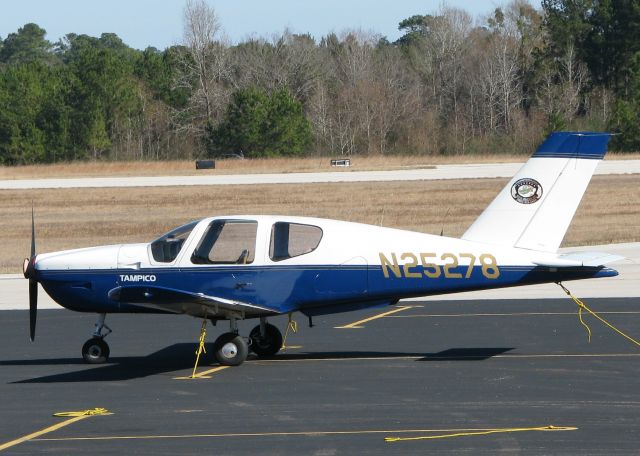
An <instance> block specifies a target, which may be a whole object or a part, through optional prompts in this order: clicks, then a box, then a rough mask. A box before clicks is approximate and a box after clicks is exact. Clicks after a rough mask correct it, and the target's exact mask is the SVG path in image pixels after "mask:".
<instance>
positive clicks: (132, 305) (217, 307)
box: [24, 132, 622, 365]
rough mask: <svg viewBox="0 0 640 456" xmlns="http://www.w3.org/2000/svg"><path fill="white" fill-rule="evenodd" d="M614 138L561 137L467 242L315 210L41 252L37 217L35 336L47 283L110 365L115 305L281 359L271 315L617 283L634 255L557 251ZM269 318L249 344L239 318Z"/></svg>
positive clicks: (241, 353)
mask: <svg viewBox="0 0 640 456" xmlns="http://www.w3.org/2000/svg"><path fill="white" fill-rule="evenodd" d="M608 141H609V135H608V134H606V133H593V132H557V133H553V134H551V135H550V136H549V137H548V138H547V139H546V140H545V141H544V142H543V143H542V145H541V146H540V147H539V148H538V149H537V151H536V152H535V153H534V154H533V156H532V157H531V158H530V159H529V160H528V161H527V162H526V163H525V164H524V165H523V166H522V168H521V169H520V170H519V171H518V173H517V174H516V175H515V177H513V178H512V179H511V181H509V183H508V184H507V185H506V186H505V187H504V188H503V189H502V191H501V192H500V193H499V194H498V195H497V197H496V198H495V199H494V200H493V202H492V203H491V204H490V205H489V206H488V207H487V208H486V209H485V211H484V212H482V214H481V215H480V216H479V217H478V219H477V220H476V221H475V222H474V223H473V224H472V225H471V226H470V227H469V229H468V230H467V231H466V232H465V233H464V234H463V235H462V238H460V239H455V238H449V237H444V236H437V235H430V234H424V233H418V232H411V231H403V230H398V229H391V228H383V227H378V226H371V225H364V224H360V223H351V222H343V221H337V220H327V219H319V218H307V217H288V216H267V215H242V216H216V217H209V218H205V219H202V220H198V221H194V222H191V223H188V224H186V225H184V226H180V227H178V228H176V229H174V230H172V231H170V232H168V233H166V234H165V235H163V236H161V237H159V238H158V239H156V240H154V241H152V242H150V243H143V244H124V245H110V246H101V247H92V248H85V249H77V250H68V251H62V252H54V253H45V254H38V255H36V252H35V229H34V223H33V214H32V241H31V257H30V258H28V259H25V264H24V276H25V277H26V278H27V279H29V301H30V306H29V307H30V335H31V340H33V339H34V335H35V323H36V310H37V284H38V283H40V284H41V285H42V287H43V288H44V289H45V291H46V292H47V293H48V294H49V295H50V296H51V297H52V298H53V299H54V300H55V301H56V302H57V303H59V304H60V305H62V306H64V307H66V308H68V309H71V310H75V311H79V312H95V313H97V314H98V315H99V317H98V322H97V323H96V328H95V332H94V334H93V336H92V337H91V338H90V339H89V340H88V341H87V342H86V343H85V344H84V346H83V348H82V354H83V357H84V359H85V360H86V361H87V362H89V363H102V362H105V361H106V360H107V358H108V356H109V347H108V345H107V344H106V343H105V341H104V337H105V336H106V335H107V334H108V333H110V332H111V330H110V329H109V328H108V326H107V325H106V324H105V316H106V314H108V313H137V312H155V313H175V314H188V315H191V316H194V317H199V318H206V319H209V320H211V321H212V322H214V323H215V322H217V321H219V320H228V321H229V324H230V330H229V332H226V333H224V334H222V335H221V336H219V337H218V339H217V340H216V342H215V344H214V349H215V357H216V358H217V360H218V361H219V362H220V363H221V364H223V365H239V364H241V363H242V362H244V361H245V360H246V358H247V354H248V352H249V350H251V351H253V352H254V353H255V354H256V355H257V356H273V355H275V354H276V353H277V352H278V351H279V350H280V348H281V346H282V335H281V332H280V331H279V330H278V329H277V328H276V327H275V326H273V325H271V324H269V323H267V319H268V318H269V317H272V316H275V315H281V314H290V313H292V312H302V313H303V314H305V315H306V316H308V317H309V318H311V317H313V316H316V315H324V314H331V313H338V312H346V311H351V310H356V309H363V308H367V307H373V306H380V305H385V304H386V305H394V304H396V303H397V302H398V301H399V300H400V299H403V298H412V297H419V296H428V295H437V294H443V293H452V292H460V291H469V290H482V289H488V288H500V287H513V286H518V285H529V284H538V283H551V282H559V281H565V280H573V279H585V278H596V277H611V276H615V275H617V271H615V270H613V269H610V268H607V267H605V265H606V264H607V263H609V262H612V261H615V260H618V259H620V258H622V257H619V256H616V255H609V254H600V253H585V252H574V253H562V254H559V253H557V250H558V247H559V245H560V242H561V241H562V239H563V237H564V235H565V232H566V230H567V228H568V226H569V223H570V222H571V219H572V218H573V215H574V213H575V211H576V208H577V206H578V204H579V202H580V200H581V198H582V195H583V194H584V192H585V190H586V188H587V185H588V183H589V180H590V179H591V176H592V174H593V172H594V170H595V168H596V166H597V164H598V163H599V161H600V160H601V159H602V158H603V157H604V155H605V153H606V150H607V144H608ZM248 318H257V319H259V324H258V325H257V326H256V327H255V328H253V330H252V331H251V332H250V334H249V336H248V338H243V337H241V336H240V335H239V334H238V327H237V321H238V320H242V319H248Z"/></svg>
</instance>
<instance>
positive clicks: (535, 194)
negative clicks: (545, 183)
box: [511, 178, 542, 204]
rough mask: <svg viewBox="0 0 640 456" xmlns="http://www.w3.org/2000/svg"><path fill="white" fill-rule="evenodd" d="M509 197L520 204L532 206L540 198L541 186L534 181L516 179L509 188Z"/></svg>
mask: <svg viewBox="0 0 640 456" xmlns="http://www.w3.org/2000/svg"><path fill="white" fill-rule="evenodd" d="M511 196H512V197H513V199H514V200H516V201H517V202H518V203H520V204H532V203H535V202H536V201H538V200H539V199H540V198H542V185H540V182H538V181H537V180H535V179H530V178H525V179H518V180H517V181H516V182H515V183H514V184H513V185H512V186H511Z"/></svg>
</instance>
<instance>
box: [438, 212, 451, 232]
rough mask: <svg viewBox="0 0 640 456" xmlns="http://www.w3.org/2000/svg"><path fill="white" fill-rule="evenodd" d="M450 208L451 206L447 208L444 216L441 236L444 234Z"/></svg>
mask: <svg viewBox="0 0 640 456" xmlns="http://www.w3.org/2000/svg"><path fill="white" fill-rule="evenodd" d="M450 210H451V206H449V207H448V208H447V212H445V213H444V217H443V218H442V228H441V229H440V236H443V235H444V222H446V221H447V216H448V215H449V211H450Z"/></svg>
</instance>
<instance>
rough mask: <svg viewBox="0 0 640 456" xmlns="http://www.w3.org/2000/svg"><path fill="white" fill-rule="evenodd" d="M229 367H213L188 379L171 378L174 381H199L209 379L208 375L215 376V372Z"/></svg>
mask: <svg viewBox="0 0 640 456" xmlns="http://www.w3.org/2000/svg"><path fill="white" fill-rule="evenodd" d="M229 367H231V366H218V367H214V368H213V369H209V370H206V371H202V372H200V373H199V374H196V375H194V376H193V377H192V376H190V375H189V376H188V377H173V379H174V380H194V379H199V378H211V375H210V374H215V373H216V372H220V371H222V370H225V369H228V368H229Z"/></svg>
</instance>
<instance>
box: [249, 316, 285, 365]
mask: <svg viewBox="0 0 640 456" xmlns="http://www.w3.org/2000/svg"><path fill="white" fill-rule="evenodd" d="M249 340H251V345H250V348H251V351H252V352H254V353H255V354H256V355H258V356H273V355H275V354H276V353H278V351H280V349H281V348H282V333H281V332H280V330H279V329H278V328H276V327H275V326H273V325H270V324H269V323H267V319H266V318H265V317H260V324H259V325H258V326H256V327H255V328H253V329H252V330H251V332H250V333H249Z"/></svg>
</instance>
